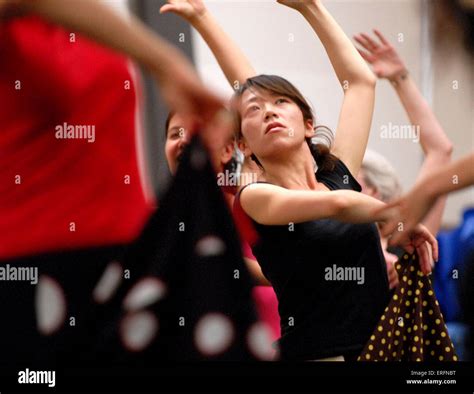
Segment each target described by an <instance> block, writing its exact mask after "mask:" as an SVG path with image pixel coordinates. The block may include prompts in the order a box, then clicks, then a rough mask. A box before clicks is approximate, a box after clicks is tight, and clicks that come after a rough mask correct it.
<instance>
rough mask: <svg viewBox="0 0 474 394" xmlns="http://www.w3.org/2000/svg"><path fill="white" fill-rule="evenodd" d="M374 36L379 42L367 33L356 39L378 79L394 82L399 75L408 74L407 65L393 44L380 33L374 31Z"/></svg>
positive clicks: (362, 54) (361, 52) (356, 36)
mask: <svg viewBox="0 0 474 394" xmlns="http://www.w3.org/2000/svg"><path fill="white" fill-rule="evenodd" d="M374 34H375V35H376V36H377V38H378V40H376V39H373V38H372V37H370V36H369V35H368V34H365V33H360V34H358V35H355V36H354V39H355V40H356V41H357V43H358V44H359V45H360V46H361V47H362V48H363V49H358V51H359V53H360V54H361V56H362V57H363V58H364V60H365V61H367V63H369V64H370V65H371V67H372V70H373V72H374V74H375V75H377V77H378V78H386V79H388V80H394V79H396V78H397V77H398V76H399V75H401V74H403V73H406V72H407V68H406V66H405V63H404V62H403V60H402V59H401V57H400V56H399V55H398V53H397V51H396V50H395V48H394V47H393V46H392V44H390V42H388V41H387V39H386V38H385V37H384V36H383V35H382V33H380V31H378V30H376V29H374Z"/></svg>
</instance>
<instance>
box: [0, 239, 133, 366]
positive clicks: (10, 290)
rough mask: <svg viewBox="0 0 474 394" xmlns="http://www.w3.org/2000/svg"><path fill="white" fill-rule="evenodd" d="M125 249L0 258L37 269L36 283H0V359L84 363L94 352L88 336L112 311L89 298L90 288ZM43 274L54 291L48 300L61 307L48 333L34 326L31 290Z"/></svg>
mask: <svg viewBox="0 0 474 394" xmlns="http://www.w3.org/2000/svg"><path fill="white" fill-rule="evenodd" d="M125 249H126V247H125V246H123V245H120V246H111V247H105V248H94V249H92V248H91V249H87V250H77V251H70V252H61V253H50V254H43V255H39V256H34V257H25V258H19V259H12V260H9V261H1V262H0V265H1V266H2V267H8V266H10V267H16V268H21V269H26V268H34V269H37V272H38V277H37V278H38V282H37V283H31V282H30V281H11V280H4V281H1V282H0V314H1V316H2V324H1V325H0V348H1V349H2V351H1V352H0V364H2V365H30V364H33V365H39V366H41V367H45V366H49V365H55V364H56V365H64V364H74V365H86V364H85V363H86V362H87V360H90V359H91V354H93V352H94V350H93V337H94V336H95V335H97V332H98V330H100V329H102V328H103V327H104V326H105V325H106V324H107V323H108V322H109V321H110V319H111V318H112V317H113V316H114V315H115V312H114V310H113V307H112V305H111V304H98V303H96V302H94V300H93V296H92V295H93V291H94V288H95V286H96V285H97V283H98V281H99V280H100V278H101V276H102V274H103V272H104V269H105V268H106V267H107V266H108V265H109V264H110V263H112V262H117V264H121V263H120V262H121V261H123V257H124V253H125ZM45 278H46V279H47V281H48V282H49V283H53V284H54V287H55V288H56V289H58V290H59V292H58V295H59V297H56V296H55V297H54V300H55V301H62V302H64V306H65V314H64V315H62V316H59V318H58V320H57V321H58V326H57V328H56V329H54V332H52V333H51V334H50V335H42V334H40V332H39V331H38V329H37V326H38V320H37V316H38V314H37V308H36V302H37V292H38V286H40V285H41V284H42V283H43V282H42V281H43V280H45ZM58 298H59V300H58ZM50 308H53V305H51V306H50Z"/></svg>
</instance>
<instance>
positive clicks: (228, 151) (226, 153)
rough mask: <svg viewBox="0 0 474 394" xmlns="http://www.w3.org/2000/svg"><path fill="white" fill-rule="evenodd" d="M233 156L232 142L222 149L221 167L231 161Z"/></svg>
mask: <svg viewBox="0 0 474 394" xmlns="http://www.w3.org/2000/svg"><path fill="white" fill-rule="evenodd" d="M233 154H234V141H231V142H229V143H228V144H227V145H225V146H224V147H223V148H222V151H221V163H222V164H223V165H226V164H227V163H228V162H229V161H230V159H232V155H233Z"/></svg>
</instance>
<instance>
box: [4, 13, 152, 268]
mask: <svg viewBox="0 0 474 394" xmlns="http://www.w3.org/2000/svg"><path fill="white" fill-rule="evenodd" d="M0 59H1V61H0V259H9V258H14V257H19V256H29V255H36V254H39V253H43V252H54V251H60V250H74V249H79V248H89V247H94V246H105V245H114V244H123V243H128V242H130V241H132V240H133V239H134V238H135V237H137V236H138V235H139V232H140V230H141V229H142V227H143V225H144V224H145V222H146V220H147V219H148V218H149V216H150V214H151V213H152V211H153V209H154V208H153V207H154V201H153V200H152V199H151V198H150V197H149V196H150V195H151V193H148V191H149V190H151V188H149V187H148V186H146V181H145V178H146V177H144V176H143V171H141V170H140V169H139V157H140V155H139V152H138V149H137V141H140V138H141V136H140V135H139V130H140V128H139V122H138V121H137V120H138V117H137V95H136V91H135V86H136V85H135V84H134V82H133V79H132V74H131V71H130V68H129V67H128V66H129V65H128V63H127V60H126V58H124V57H122V56H119V55H118V54H116V53H114V52H112V51H109V50H107V49H104V48H103V47H101V46H99V45H97V44H95V43H93V42H91V41H89V40H88V39H85V38H83V37H82V36H79V35H78V34H73V33H70V32H68V31H66V30H64V29H62V28H60V27H57V26H53V25H50V24H48V23H46V22H44V21H43V20H41V19H40V18H37V17H30V16H28V17H25V18H19V19H14V20H11V21H9V22H7V23H3V24H0ZM140 160H141V159H140ZM145 191H147V192H145ZM146 194H148V196H147V195H146Z"/></svg>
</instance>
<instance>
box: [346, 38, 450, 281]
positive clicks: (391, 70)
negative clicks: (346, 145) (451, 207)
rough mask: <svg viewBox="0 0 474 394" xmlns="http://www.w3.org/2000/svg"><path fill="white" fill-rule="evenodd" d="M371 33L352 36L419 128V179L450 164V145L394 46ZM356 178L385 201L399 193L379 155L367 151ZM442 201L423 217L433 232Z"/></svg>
mask: <svg viewBox="0 0 474 394" xmlns="http://www.w3.org/2000/svg"><path fill="white" fill-rule="evenodd" d="M374 34H375V35H376V36H377V38H378V40H376V39H373V38H372V37H370V36H369V35H368V34H364V33H361V34H358V35H356V36H354V39H355V40H356V41H357V42H358V43H359V44H360V46H361V47H362V49H359V53H360V54H361V55H362V57H363V58H364V59H365V60H366V61H367V62H368V63H369V64H370V65H371V67H372V70H373V71H374V73H375V75H377V77H378V78H381V79H382V78H383V79H387V80H388V81H390V82H391V84H392V86H393V88H394V89H395V91H396V93H397V95H398V97H399V99H400V102H401V103H402V105H403V107H404V109H405V112H406V114H407V115H408V118H409V119H410V121H411V123H412V124H413V125H415V126H416V127H417V128H418V134H419V141H420V145H421V148H422V149H423V153H424V155H425V158H424V161H423V165H422V166H421V169H420V171H419V174H418V179H421V178H423V177H424V176H426V175H427V174H430V173H432V172H433V171H436V170H437V169H439V168H444V167H445V166H446V165H447V164H449V162H450V161H451V153H452V150H453V145H452V143H451V141H450V140H449V138H448V136H447V135H446V134H445V132H444V130H443V128H442V127H441V125H440V124H439V122H438V120H437V119H436V117H435V115H434V113H433V111H432V110H431V108H430V107H429V105H428V103H427V102H426V100H425V99H424V97H423V96H422V94H421V92H420V91H419V89H418V87H417V86H416V84H415V82H414V81H413V79H412V77H411V76H410V73H409V72H408V69H407V67H406V65H405V63H404V62H403V60H402V59H401V57H400V55H399V54H398V53H397V51H396V49H395V48H394V47H393V45H391V44H390V42H388V41H387V39H386V38H385V37H384V36H383V35H382V33H381V32H380V31H378V30H376V29H375V30H374ZM368 153H369V152H368ZM358 180H359V182H360V183H361V185H362V192H363V193H368V194H369V195H372V196H374V197H376V198H379V199H381V200H382V201H384V202H386V203H389V202H391V201H393V200H394V199H396V198H397V197H399V196H400V193H401V188H400V186H399V184H400V183H399V181H398V179H397V175H396V173H395V171H393V169H391V166H390V165H389V164H387V163H386V162H385V163H384V158H383V157H381V156H380V155H376V154H370V153H369V154H368V155H367V156H366V157H365V158H364V161H363V163H362V171H361V173H360V174H359V177H358ZM388 183H390V185H394V187H389V188H388V189H389V190H386V191H385V192H384V191H383V189H384V185H385V186H387V185H388ZM395 185H398V187H397V186H395ZM387 192H388V193H387ZM445 205H446V199H445V198H442V199H440V200H439V201H438V203H437V204H436V205H435V206H434V207H433V209H432V210H431V211H430V213H429V215H427V216H426V217H425V218H424V220H423V224H424V225H425V226H426V228H427V229H428V230H429V231H430V232H431V233H432V234H434V235H436V233H437V232H438V230H439V228H440V225H441V218H442V216H443V211H444V207H445ZM387 242H388V239H387V238H386V237H384V238H382V243H383V245H384V253H385V255H386V260H387V268H389V265H388V263H389V260H390V259H393V257H394V256H393V255H391V254H390V253H389V252H387V251H386V250H385V249H386V246H387ZM398 257H399V256H398ZM390 271H391V272H394V271H395V270H394V269H393V267H392V268H391V269H389V272H390ZM392 278H393V275H392Z"/></svg>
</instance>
